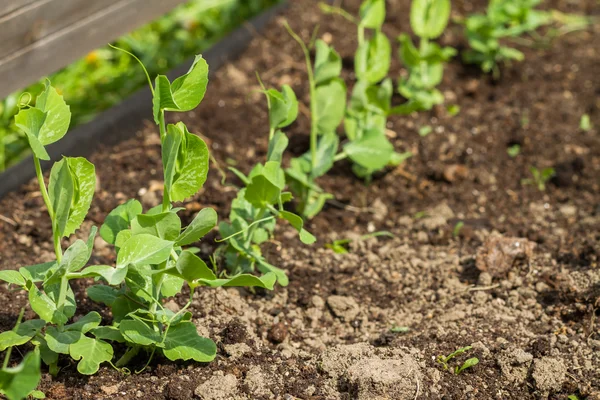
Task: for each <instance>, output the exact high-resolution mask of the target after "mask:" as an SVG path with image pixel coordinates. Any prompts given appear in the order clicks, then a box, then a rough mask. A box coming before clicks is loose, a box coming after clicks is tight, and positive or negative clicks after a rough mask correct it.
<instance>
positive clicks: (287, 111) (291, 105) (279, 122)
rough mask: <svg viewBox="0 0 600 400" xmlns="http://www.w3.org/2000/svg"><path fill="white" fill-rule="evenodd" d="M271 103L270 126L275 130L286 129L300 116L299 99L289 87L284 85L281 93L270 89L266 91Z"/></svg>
mask: <svg viewBox="0 0 600 400" xmlns="http://www.w3.org/2000/svg"><path fill="white" fill-rule="evenodd" d="M265 95H266V96H267V100H268V103H269V126H270V128H271V129H273V130H275V129H278V128H284V127H286V126H288V125H290V124H291V123H292V122H294V121H295V120H296V117H297V116H298V99H297V98H296V94H295V93H294V91H293V90H292V88H291V87H290V86H289V85H283V87H282V90H281V92H279V91H277V90H275V89H270V90H267V91H265Z"/></svg>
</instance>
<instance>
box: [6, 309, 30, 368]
mask: <svg viewBox="0 0 600 400" xmlns="http://www.w3.org/2000/svg"><path fill="white" fill-rule="evenodd" d="M23 314H25V309H24V308H21V312H20V313H19V317H18V318H17V323H16V324H15V327H14V328H13V332H16V331H17V329H19V325H21V320H22V319H23ZM12 349H13V346H10V347H9V348H8V349H7V350H6V355H5V356H4V362H3V363H2V369H6V367H8V362H9V361H10V353H12Z"/></svg>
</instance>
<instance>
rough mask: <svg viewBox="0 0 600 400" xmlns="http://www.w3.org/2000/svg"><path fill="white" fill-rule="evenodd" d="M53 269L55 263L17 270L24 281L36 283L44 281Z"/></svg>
mask: <svg viewBox="0 0 600 400" xmlns="http://www.w3.org/2000/svg"><path fill="white" fill-rule="evenodd" d="M55 267H57V264H56V261H50V262H47V263H43V264H36V265H30V266H28V267H21V268H19V272H20V273H21V275H23V278H25V280H27V281H29V282H32V283H36V282H42V281H44V280H45V279H46V275H47V274H48V272H49V271H52V270H53V269H54V268H55Z"/></svg>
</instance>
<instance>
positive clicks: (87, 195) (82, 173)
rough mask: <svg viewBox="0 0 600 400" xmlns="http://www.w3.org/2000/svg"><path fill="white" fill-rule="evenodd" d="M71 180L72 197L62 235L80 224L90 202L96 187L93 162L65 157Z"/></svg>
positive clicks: (80, 158) (77, 227)
mask: <svg viewBox="0 0 600 400" xmlns="http://www.w3.org/2000/svg"><path fill="white" fill-rule="evenodd" d="M65 160H66V161H67V164H68V166H69V170H70V172H71V178H72V181H73V189H74V191H73V198H72V200H71V207H70V209H69V218H68V221H67V225H66V227H65V231H64V232H63V236H65V237H68V236H70V235H71V234H73V233H74V232H75V231H76V230H77V229H79V227H80V226H81V224H82V222H83V220H84V219H85V216H86V214H87V212H88V210H89V209H90V205H91V204H92V198H93V197H94V191H95V189H96V169H95V167H94V164H92V163H90V162H89V161H88V160H86V159H85V158H83V157H77V158H72V157H65Z"/></svg>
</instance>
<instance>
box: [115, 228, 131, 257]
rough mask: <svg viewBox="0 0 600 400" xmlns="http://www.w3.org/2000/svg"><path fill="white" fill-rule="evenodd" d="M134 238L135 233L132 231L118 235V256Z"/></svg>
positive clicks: (116, 244)
mask: <svg viewBox="0 0 600 400" xmlns="http://www.w3.org/2000/svg"><path fill="white" fill-rule="evenodd" d="M132 236H133V232H131V229H125V230H124V231H121V232H119V233H118V234H117V238H116V239H115V251H116V252H117V255H118V254H119V252H120V251H121V247H123V245H124V244H125V243H126V242H127V241H128V240H129V239H131V237H132Z"/></svg>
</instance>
